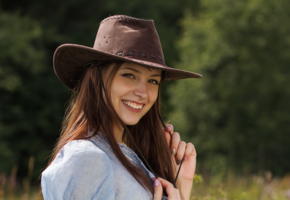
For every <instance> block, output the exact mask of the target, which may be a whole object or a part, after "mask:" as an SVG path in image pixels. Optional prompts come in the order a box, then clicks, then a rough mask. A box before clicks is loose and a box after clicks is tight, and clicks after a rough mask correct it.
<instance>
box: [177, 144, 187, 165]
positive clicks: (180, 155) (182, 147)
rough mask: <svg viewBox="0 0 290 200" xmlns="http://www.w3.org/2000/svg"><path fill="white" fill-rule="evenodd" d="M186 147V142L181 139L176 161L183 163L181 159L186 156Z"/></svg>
mask: <svg viewBox="0 0 290 200" xmlns="http://www.w3.org/2000/svg"><path fill="white" fill-rule="evenodd" d="M185 148H186V143H185V142H184V141H181V142H180V143H179V145H178V149H177V152H176V156H175V158H176V163H177V164H178V165H179V164H180V163H181V160H182V159H183V157H184V153H185Z"/></svg>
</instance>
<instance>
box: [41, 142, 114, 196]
mask: <svg viewBox="0 0 290 200" xmlns="http://www.w3.org/2000/svg"><path fill="white" fill-rule="evenodd" d="M113 177H114V170H113V167H112V162H111V160H110V158H109V157H108V155H107V153H106V152H104V151H103V150H102V149H100V148H99V147H98V146H96V145H95V144H94V143H92V142H91V141H89V140H73V141H70V142H68V143H67V144H66V145H64V146H63V148H62V149H61V150H60V152H59V153H58V154H57V156H56V158H55V159H54V160H53V162H52V163H51V164H50V165H49V166H48V167H47V168H46V169H45V170H44V171H43V172H42V174H41V188H42V192H43V195H44V197H45V199H63V197H65V198H64V199H92V197H93V196H94V195H96V194H99V195H101V196H102V195H103V194H104V195H105V196H108V195H109V194H107V191H108V190H112V189H113V187H114V178H113ZM103 185H104V186H103ZM104 187H105V188H104ZM98 191H102V193H100V192H98ZM112 195H113V194H111V196H112Z"/></svg>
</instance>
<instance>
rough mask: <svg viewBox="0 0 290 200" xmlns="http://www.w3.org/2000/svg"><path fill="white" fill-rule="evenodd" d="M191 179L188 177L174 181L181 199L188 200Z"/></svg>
mask: <svg viewBox="0 0 290 200" xmlns="http://www.w3.org/2000/svg"><path fill="white" fill-rule="evenodd" d="M192 184H193V180H188V179H184V180H182V179H180V180H177V182H176V187H177V188H178V189H179V191H180V196H181V199H182V200H189V199H190V196H191V189H192Z"/></svg>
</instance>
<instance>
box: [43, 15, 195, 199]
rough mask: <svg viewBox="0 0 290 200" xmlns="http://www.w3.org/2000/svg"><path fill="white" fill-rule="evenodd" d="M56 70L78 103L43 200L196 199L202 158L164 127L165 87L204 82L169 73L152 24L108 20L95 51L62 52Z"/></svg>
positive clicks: (68, 47)
mask: <svg viewBox="0 0 290 200" xmlns="http://www.w3.org/2000/svg"><path fill="white" fill-rule="evenodd" d="M53 64H54V70H55V73H56V75H57V76H58V78H59V79H60V80H61V81H62V82H63V83H64V84H65V85H66V86H68V87H69V88H70V89H71V90H72V91H73V98H72V101H71V104H70V107H69V108H68V111H67V113H66V117H65V120H64V124H63V129H62V133H61V136H60V138H59V140H58V143H57V145H56V147H55V149H54V152H53V155H52V159H51V162H50V164H49V166H48V167H47V168H46V169H45V170H44V171H43V173H42V179H41V186H42V193H43V196H44V199H45V200H61V199H64V200H67V199H69V200H71V199H76V200H78V199H80V200H87V199H92V200H99V199H108V200H113V199H114V200H125V199H132V200H134V199H136V200H137V199H138V200H142V199H144V200H148V199H152V198H153V199H154V200H157V199H158V200H159V199H166V198H168V199H172V200H173V199H174V200H175V199H184V200H186V199H190V191H191V187H192V180H193V177H194V173H195V165H196V152H195V149H194V146H193V145H192V144H191V143H185V142H184V141H181V140H180V136H179V134H178V133H177V132H174V130H173V126H172V125H169V124H168V125H165V124H164V123H163V121H162V119H161V117H160V113H159V92H160V90H159V87H160V83H161V82H163V81H165V80H174V79H181V78H198V77H201V75H199V74H197V73H192V72H187V71H183V70H178V69H174V68H171V67H168V66H166V64H165V62H164V56H163V52H162V48H161V44H160V41H159V36H158V34H157V31H156V29H155V27H154V22H153V21H152V20H144V19H138V18H133V17H129V16H125V15H115V16H111V17H108V18H106V19H104V20H103V21H102V22H101V23H100V26H99V29H98V33H97V36H96V40H95V43H94V47H93V48H90V47H86V46H82V45H77V44H64V45H61V46H60V47H58V48H57V49H56V51H55V53H54V63H53ZM177 174H178V178H177V179H176V177H177Z"/></svg>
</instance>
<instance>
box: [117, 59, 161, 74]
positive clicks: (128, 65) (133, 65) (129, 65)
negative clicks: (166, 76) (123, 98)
mask: <svg viewBox="0 0 290 200" xmlns="http://www.w3.org/2000/svg"><path fill="white" fill-rule="evenodd" d="M126 68H133V69H137V70H138V71H145V72H149V73H155V74H158V73H161V70H160V69H156V68H153V67H147V66H144V65H140V64H136V63H129V62H124V63H123V64H122V65H121V67H120V69H126Z"/></svg>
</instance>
